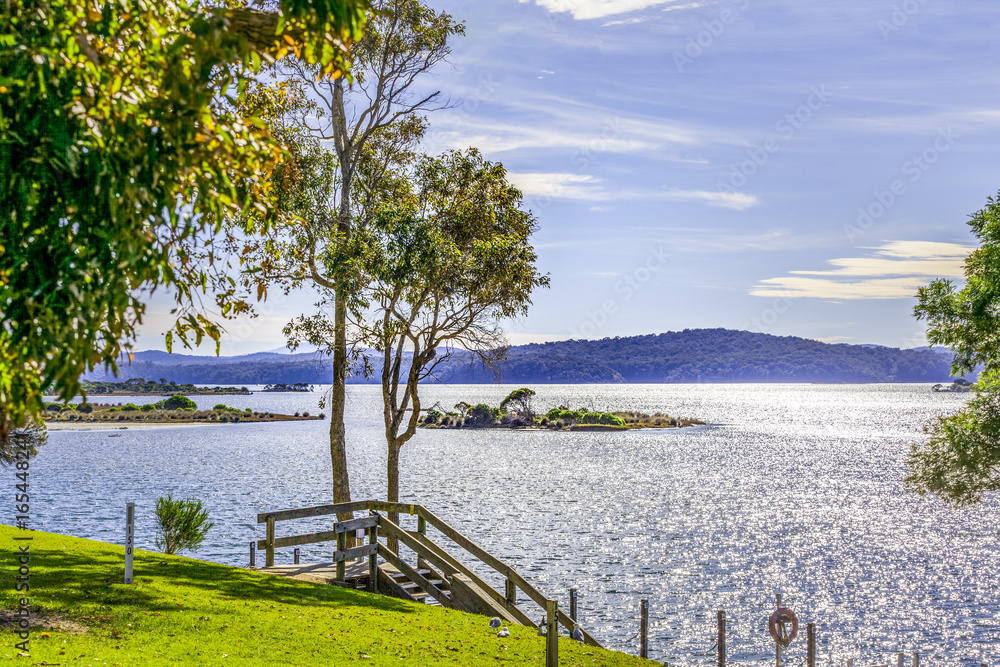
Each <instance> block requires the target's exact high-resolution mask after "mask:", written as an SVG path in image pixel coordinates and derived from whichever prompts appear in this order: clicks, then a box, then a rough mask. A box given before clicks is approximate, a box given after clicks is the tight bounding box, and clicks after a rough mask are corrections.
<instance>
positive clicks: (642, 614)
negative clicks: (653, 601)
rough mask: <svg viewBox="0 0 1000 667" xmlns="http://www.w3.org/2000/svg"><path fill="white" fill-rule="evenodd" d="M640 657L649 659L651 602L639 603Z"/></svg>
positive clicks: (644, 600) (643, 601) (642, 601)
mask: <svg viewBox="0 0 1000 667" xmlns="http://www.w3.org/2000/svg"><path fill="white" fill-rule="evenodd" d="M639 657H640V658H648V657H649V600H646V599H642V600H640V601H639Z"/></svg>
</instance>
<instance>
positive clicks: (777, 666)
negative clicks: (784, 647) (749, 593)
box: [774, 593, 781, 667]
mask: <svg viewBox="0 0 1000 667" xmlns="http://www.w3.org/2000/svg"><path fill="white" fill-rule="evenodd" d="M774 604H775V605H776V606H775V609H781V593H775V595H774ZM774 667H781V643H780V642H777V641H776V642H774Z"/></svg>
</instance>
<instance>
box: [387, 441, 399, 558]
mask: <svg viewBox="0 0 1000 667" xmlns="http://www.w3.org/2000/svg"><path fill="white" fill-rule="evenodd" d="M388 444H389V456H388V457H387V459H386V480H387V481H388V488H387V489H386V500H388V501H389V502H390V503H398V502H399V450H400V447H399V446H397V445H396V443H395V442H391V441H390V442H389V443H388ZM389 521H392V522H393V523H394V524H396V525H397V526H398V525H399V512H389ZM386 546H388V547H389V549H390V551H394V552H396V553H397V554H398V553H399V541H398V540H397V539H396V538H394V537H390V538H388V540H387V541H386Z"/></svg>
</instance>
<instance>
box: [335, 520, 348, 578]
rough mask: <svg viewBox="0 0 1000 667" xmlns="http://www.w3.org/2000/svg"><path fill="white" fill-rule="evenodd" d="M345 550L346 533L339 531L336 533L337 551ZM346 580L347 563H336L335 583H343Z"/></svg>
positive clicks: (341, 561) (340, 561)
mask: <svg viewBox="0 0 1000 667" xmlns="http://www.w3.org/2000/svg"><path fill="white" fill-rule="evenodd" d="M346 549H347V531H341V532H339V533H337V551H344V550H346ZM346 578H347V562H346V561H344V560H338V561H337V581H343V580H344V579H346Z"/></svg>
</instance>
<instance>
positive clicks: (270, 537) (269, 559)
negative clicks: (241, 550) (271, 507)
mask: <svg viewBox="0 0 1000 667" xmlns="http://www.w3.org/2000/svg"><path fill="white" fill-rule="evenodd" d="M264 540H265V543H266V544H267V552H266V553H265V554H264V567H274V517H272V516H269V517H267V535H266V536H265V538H264Z"/></svg>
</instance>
